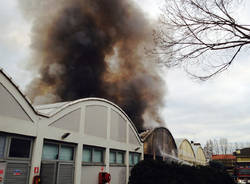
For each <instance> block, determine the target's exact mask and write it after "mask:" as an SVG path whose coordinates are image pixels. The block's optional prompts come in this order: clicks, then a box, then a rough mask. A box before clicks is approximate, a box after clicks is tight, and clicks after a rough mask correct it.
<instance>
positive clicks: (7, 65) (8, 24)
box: [0, 0, 250, 143]
mask: <svg viewBox="0 0 250 184" xmlns="http://www.w3.org/2000/svg"><path fill="white" fill-rule="evenodd" d="M162 1H163V0H143V1H141V0H137V2H139V3H140V5H142V8H143V9H144V11H145V12H146V13H148V14H149V16H151V17H153V18H155V19H156V18H157V15H158V13H159V10H158V7H159V6H160V5H161V4H162ZM139 3H138V4H139ZM142 3H143V4H142ZM17 7H18V4H17V1H16V0H10V1H9V0H4V1H3V2H2V5H1V6H0V28H1V29H0V33H1V34H0V58H1V62H0V67H2V68H3V69H4V70H5V71H6V72H7V73H8V74H9V75H10V76H11V77H13V79H14V81H16V83H17V84H18V85H19V86H21V87H22V88H24V87H25V85H26V84H27V83H28V82H29V81H30V79H31V78H32V76H31V74H30V72H29V71H28V70H27V69H25V63H26V62H27V58H28V56H29V54H30V49H29V44H30V37H29V30H30V27H31V26H30V24H29V23H28V22H26V21H25V20H24V19H23V18H22V16H21V13H20V11H19V9H18V8H17ZM249 8H250V2H247V3H246V4H245V5H244V8H242V9H241V11H240V17H241V19H242V21H244V22H246V21H247V20H250V16H249V15H248V11H247V9H249ZM249 50H250V49H249ZM249 60H250V52H248V51H244V52H242V53H241V54H240V56H239V57H238V58H236V60H235V62H234V63H233V65H232V67H231V68H230V69H229V70H227V71H226V72H224V73H223V74H221V75H219V76H217V77H216V78H213V79H211V80H209V81H206V82H197V81H193V80H191V79H190V78H189V77H187V74H186V73H185V72H184V71H183V70H181V69H173V70H169V71H168V72H167V74H166V75H165V79H166V83H167V86H168V94H167V96H166V100H165V104H166V107H165V108H164V109H163V111H162V114H163V117H164V119H165V121H166V125H167V127H168V128H169V129H170V131H171V132H172V134H173V136H174V137H176V138H177V137H185V138H188V139H189V140H194V141H197V142H201V143H205V141H206V140H208V139H211V138H220V137H226V138H228V140H229V141H230V142H235V141H237V142H249V141H250V98H249V94H250V85H249V84H250V72H249V71H250V70H249V69H250V62H249Z"/></svg>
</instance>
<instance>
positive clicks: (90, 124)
mask: <svg viewBox="0 0 250 184" xmlns="http://www.w3.org/2000/svg"><path fill="white" fill-rule="evenodd" d="M107 120H108V108H107V107H104V106H100V105H99V106H98V105H88V106H86V114H85V133H86V134H88V135H93V136H96V137H103V138H106V137H107Z"/></svg>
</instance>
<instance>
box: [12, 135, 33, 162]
mask: <svg viewBox="0 0 250 184" xmlns="http://www.w3.org/2000/svg"><path fill="white" fill-rule="evenodd" d="M30 147H31V140H26V139H18V138H11V142H10V150H9V157H16V158H29V157H30Z"/></svg>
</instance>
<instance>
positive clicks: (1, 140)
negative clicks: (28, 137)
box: [0, 135, 6, 158]
mask: <svg viewBox="0 0 250 184" xmlns="http://www.w3.org/2000/svg"><path fill="white" fill-rule="evenodd" d="M5 140H6V138H5V136H2V135H1V136H0V158H3V156H4V149H5Z"/></svg>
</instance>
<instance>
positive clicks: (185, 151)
mask: <svg viewBox="0 0 250 184" xmlns="http://www.w3.org/2000/svg"><path fill="white" fill-rule="evenodd" d="M175 142H176V144H177V148H178V158H179V159H180V160H181V161H182V162H183V163H184V164H188V165H207V161H206V157H205V153H204V151H203V149H202V147H201V145H200V143H194V142H193V141H191V142H189V141H188V140H187V139H184V138H177V139H175Z"/></svg>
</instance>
